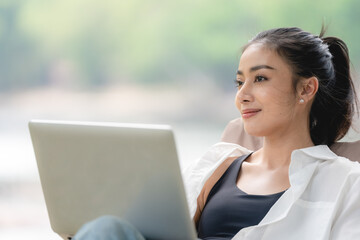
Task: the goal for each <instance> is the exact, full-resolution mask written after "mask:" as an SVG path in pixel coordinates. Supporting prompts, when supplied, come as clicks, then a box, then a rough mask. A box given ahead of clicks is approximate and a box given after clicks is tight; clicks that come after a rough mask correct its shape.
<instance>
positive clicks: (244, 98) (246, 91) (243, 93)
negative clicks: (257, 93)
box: [236, 82, 253, 103]
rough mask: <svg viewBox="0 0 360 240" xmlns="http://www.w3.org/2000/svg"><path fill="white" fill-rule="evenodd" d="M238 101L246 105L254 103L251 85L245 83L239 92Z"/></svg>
mask: <svg viewBox="0 0 360 240" xmlns="http://www.w3.org/2000/svg"><path fill="white" fill-rule="evenodd" d="M236 98H237V101H238V102H240V103H246V102H251V101H253V95H252V88H251V86H250V84H248V83H247V82H245V83H244V84H243V85H242V86H241V87H240V88H239V89H238V91H237V94H236Z"/></svg>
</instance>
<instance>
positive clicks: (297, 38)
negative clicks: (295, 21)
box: [75, 28, 360, 240]
mask: <svg viewBox="0 0 360 240" xmlns="http://www.w3.org/2000/svg"><path fill="white" fill-rule="evenodd" d="M322 35H323V31H322V33H321V34H320V36H319V37H318V36H314V35H312V34H310V33H308V32H304V31H303V30H301V29H299V28H279V29H271V30H268V31H265V32H262V33H260V34H258V35H257V36H256V37H255V38H254V39H252V40H251V41H250V42H249V43H248V44H247V45H246V46H245V47H244V51H243V54H242V56H241V59H240V63H239V67H238V71H237V77H236V84H237V86H238V92H237V94H236V99H235V102H236V106H237V108H238V109H239V111H240V113H241V115H242V118H243V122H244V128H245V130H246V132H247V133H248V134H250V135H254V136H262V137H264V145H263V147H262V148H261V149H260V150H258V151H256V152H253V153H252V152H250V151H249V150H247V149H245V148H242V147H240V146H238V145H235V144H229V143H219V144H216V145H215V146H213V147H212V148H211V149H210V150H209V152H207V153H206V154H205V155H204V156H203V157H202V158H201V159H200V160H199V161H198V162H197V163H196V164H195V165H194V166H192V167H191V168H190V169H189V170H187V171H186V173H185V179H187V180H188V182H187V183H186V187H187V190H188V191H187V193H188V201H189V204H190V210H191V213H192V215H193V216H194V221H195V224H196V227H197V230H198V236H199V238H200V239H206V240H210V239H218V240H219V239H360V230H359V228H358V226H359V225H360V166H359V164H358V163H354V162H350V161H349V160H347V159H345V158H342V157H339V156H337V155H335V154H334V153H333V152H331V151H330V149H329V148H328V146H331V145H332V144H333V143H334V142H335V141H337V140H339V139H341V138H342V137H343V136H344V135H345V134H346V133H347V131H348V129H349V127H350V125H351V119H352V115H353V113H354V109H355V108H354V106H356V104H355V99H356V94H355V90H354V86H353V82H352V79H351V76H350V69H349V56H348V50H347V47H346V45H345V43H344V42H343V41H341V40H340V39H338V38H335V37H325V38H324V37H323V36H322ZM117 221H119V222H118V223H115V222H117ZM99 222H102V223H101V224H100V223H99ZM109 222H110V223H111V224H112V225H113V226H115V227H113V228H112V229H117V230H118V231H120V230H119V229H121V231H122V233H118V235H117V236H120V235H121V234H122V235H124V236H128V237H133V238H120V237H118V238H114V239H142V237H141V235H140V234H139V233H137V231H136V230H135V229H133V228H132V227H131V226H128V225H127V224H124V223H123V222H122V221H120V220H116V219H110V220H109V219H107V220H105V221H95V222H94V223H92V224H90V225H88V226H87V227H85V228H83V229H82V230H80V231H79V233H78V234H77V236H76V237H75V239H87V238H86V236H88V235H89V229H92V230H94V229H99V225H103V226H107V227H108V226H109V225H108V224H107V223H109ZM124 231H128V232H126V233H125V232H124ZM129 231H130V233H129ZM98 232H100V235H102V234H104V232H106V230H99V231H98ZM111 232H113V230H110V231H108V233H111ZM95 235H96V234H94V233H90V236H92V237H94V236H95ZM82 236H84V238H82ZM102 236H103V237H105V236H104V235H102ZM89 239H91V238H89ZM93 239H96V238H93ZM104 239H110V238H104Z"/></svg>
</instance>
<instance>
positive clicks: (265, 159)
mask: <svg viewBox="0 0 360 240" xmlns="http://www.w3.org/2000/svg"><path fill="white" fill-rule="evenodd" d="M311 146H314V144H313V142H312V140H311V137H310V134H309V131H308V130H307V131H306V130H296V131H293V132H289V133H288V134H284V133H283V134H281V135H276V136H269V137H264V143H263V147H262V148H261V149H260V150H258V151H257V152H255V153H254V154H253V155H254V157H255V158H256V159H257V161H259V164H262V165H263V166H264V167H266V168H268V169H274V168H279V167H288V166H289V165H290V161H291V153H292V152H293V151H294V150H296V149H300V148H306V147H311Z"/></svg>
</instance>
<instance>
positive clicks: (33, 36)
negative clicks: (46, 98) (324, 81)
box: [0, 0, 360, 92]
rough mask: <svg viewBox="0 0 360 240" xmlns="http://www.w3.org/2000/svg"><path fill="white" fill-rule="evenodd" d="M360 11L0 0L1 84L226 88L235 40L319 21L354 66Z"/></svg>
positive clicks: (345, 4)
mask: <svg viewBox="0 0 360 240" xmlns="http://www.w3.org/2000/svg"><path fill="white" fill-rule="evenodd" d="M359 9H360V1H358V0H343V1H334V0H333V1H331V0H330V1H329V0H318V1H288V0H272V1H250V0H243V1H219V0H215V1H210V2H209V1H204V0H199V1H194V0H182V1H165V0H153V1H144V0H133V1H119V0H103V1H95V0H2V1H1V3H0V74H1V80H0V91H2V92H4V91H9V90H19V89H25V88H34V87H38V86H44V85H45V86H56V87H65V88H71V89H74V88H75V89H79V88H84V89H89V88H91V89H93V88H98V87H104V86H108V85H111V84H127V83H129V82H130V83H138V84H146V85H152V84H161V85H164V84H166V85H170V86H177V85H186V86H189V87H191V85H193V84H195V85H196V84H199V85H201V84H205V85H206V82H207V81H212V82H215V83H216V85H217V86H219V87H220V88H222V89H228V88H229V86H230V85H231V84H232V79H233V78H234V73H235V69H236V67H237V61H238V58H239V54H240V51H239V50H240V48H241V46H242V45H243V44H245V43H246V42H247V40H248V39H250V38H251V37H252V36H254V35H255V34H256V33H257V32H259V31H261V30H265V29H268V28H273V27H283V26H298V27H301V28H303V29H305V30H307V31H310V32H312V33H314V34H318V33H319V32H320V28H321V23H322V22H325V23H326V24H328V25H329V30H328V35H336V36H338V37H340V38H342V39H343V40H344V41H345V42H346V43H347V44H348V46H349V49H350V54H351V58H352V61H353V64H354V66H355V68H358V66H359V62H360V44H359V43H358V39H359V37H360V25H359V23H360V15H359ZM199 76H204V77H205V82H204V77H202V78H201V77H199ZM204 87H205V86H204Z"/></svg>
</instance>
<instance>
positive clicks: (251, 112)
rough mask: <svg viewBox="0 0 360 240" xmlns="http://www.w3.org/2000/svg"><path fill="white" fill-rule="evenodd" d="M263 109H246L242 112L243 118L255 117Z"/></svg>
mask: <svg viewBox="0 0 360 240" xmlns="http://www.w3.org/2000/svg"><path fill="white" fill-rule="evenodd" d="M260 111H261V109H245V110H242V111H241V116H242V117H243V118H251V117H253V116H255V115H256V114H257V113H258V112H260Z"/></svg>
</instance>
